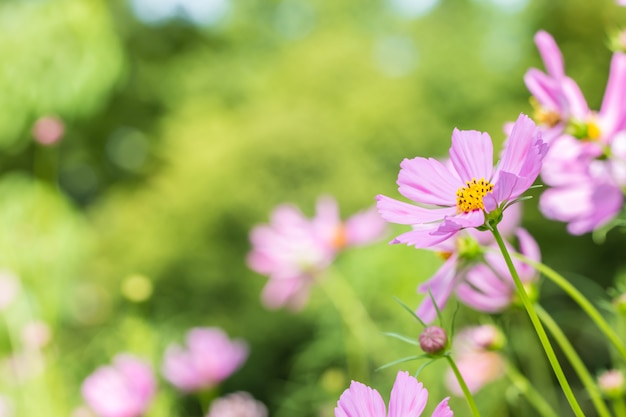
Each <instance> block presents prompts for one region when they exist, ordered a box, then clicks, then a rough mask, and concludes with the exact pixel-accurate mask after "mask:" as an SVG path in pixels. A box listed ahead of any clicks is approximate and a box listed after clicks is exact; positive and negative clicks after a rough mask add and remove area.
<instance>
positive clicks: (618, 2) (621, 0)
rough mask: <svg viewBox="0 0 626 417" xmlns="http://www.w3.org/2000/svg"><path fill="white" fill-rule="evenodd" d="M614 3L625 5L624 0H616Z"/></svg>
mask: <svg viewBox="0 0 626 417" xmlns="http://www.w3.org/2000/svg"><path fill="white" fill-rule="evenodd" d="M616 3H617V5H618V6H626V0H617V1H616Z"/></svg>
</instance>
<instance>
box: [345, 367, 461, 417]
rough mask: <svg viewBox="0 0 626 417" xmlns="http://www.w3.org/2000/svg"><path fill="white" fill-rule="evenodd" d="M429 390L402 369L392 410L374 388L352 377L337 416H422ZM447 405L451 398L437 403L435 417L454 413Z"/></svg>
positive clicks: (393, 395)
mask: <svg viewBox="0 0 626 417" xmlns="http://www.w3.org/2000/svg"><path fill="white" fill-rule="evenodd" d="M427 401H428V390H426V388H424V386H423V385H422V383H421V382H418V380H417V379H415V378H413V377H412V376H410V375H409V373H408V372H405V371H399V372H398V375H397V376H396V381H395V382H394V384H393V389H392V390H391V398H390V399H389V411H388V412H387V411H386V410H385V408H386V407H385V402H384V401H383V399H382V397H381V396H380V394H379V393H378V391H376V390H375V389H372V388H370V387H368V386H367V385H364V384H362V383H360V382H356V381H352V383H351V384H350V388H348V389H347V390H345V391H344V392H343V394H341V397H340V398H339V401H337V407H336V408H335V417H419V416H421V414H422V412H423V411H424V407H426V402H427ZM453 415H454V413H453V412H452V410H450V407H449V406H448V398H445V399H444V400H443V401H441V402H440V403H439V405H437V407H436V408H435V411H433V414H432V417H453Z"/></svg>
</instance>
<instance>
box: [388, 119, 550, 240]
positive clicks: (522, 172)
mask: <svg viewBox="0 0 626 417" xmlns="http://www.w3.org/2000/svg"><path fill="white" fill-rule="evenodd" d="M546 151H547V145H546V144H545V143H544V142H543V141H542V140H541V134H540V133H539V130H538V129H537V126H536V125H535V123H534V122H533V121H532V120H530V118H528V117H527V116H525V115H523V114H522V115H520V117H519V118H518V119H517V121H516V122H515V125H514V126H513V130H512V132H511V135H510V137H509V138H508V140H507V141H506V144H505V149H504V151H503V153H502V159H501V160H500V162H499V163H498V165H497V166H496V167H495V168H494V167H493V145H492V143H491V138H490V137H489V135H488V134H487V133H481V132H477V131H460V130H456V129H455V130H454V132H453V134H452V146H451V148H450V161H451V163H452V169H450V168H447V167H445V166H444V165H443V164H442V163H441V162H439V161H437V160H436V159H432V158H428V159H427V158H421V157H417V158H414V159H410V160H409V159H405V160H404V161H402V163H401V164H400V166H401V169H400V173H399V175H398V185H399V188H398V190H399V191H400V194H402V195H403V196H405V197H406V198H408V199H410V200H413V201H414V202H416V203H418V204H421V205H420V206H416V205H412V204H408V203H404V202H400V201H397V200H394V199H392V198H389V197H386V196H383V195H379V196H377V200H378V204H377V207H378V211H379V213H380V214H381V216H382V217H383V218H384V219H385V220H387V221H389V222H392V223H399V224H407V225H411V226H412V227H413V230H412V231H410V232H407V233H404V234H402V235H400V236H398V237H396V238H395V239H394V240H393V241H392V242H391V243H405V244H407V245H412V246H415V247H417V248H426V247H430V246H433V245H436V244H439V243H441V242H443V241H445V240H447V239H448V238H450V237H452V236H454V235H455V234H456V233H457V232H459V231H460V230H462V229H465V228H477V227H480V226H483V225H484V224H485V219H486V217H485V216H486V214H489V213H490V212H492V211H495V210H502V209H503V208H504V206H505V205H506V203H507V202H509V201H513V200H515V199H516V198H518V197H519V196H521V195H522V193H524V192H525V191H526V190H528V188H529V187H530V186H531V185H532V184H533V182H534V181H535V179H536V178H537V175H538V174H539V170H540V169H541V162H542V160H543V157H544V156H545V154H546ZM427 207H429V208H427Z"/></svg>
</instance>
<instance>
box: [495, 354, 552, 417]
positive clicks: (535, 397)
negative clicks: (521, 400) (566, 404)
mask: <svg viewBox="0 0 626 417" xmlns="http://www.w3.org/2000/svg"><path fill="white" fill-rule="evenodd" d="M506 374H507V376H508V377H509V380H511V383H512V384H513V385H514V386H515V388H517V390H518V391H519V392H520V393H521V394H523V395H524V396H525V397H526V398H527V399H528V401H529V402H530V403H531V404H532V406H533V407H535V410H537V411H538V412H539V414H541V417H558V416H559V415H558V414H557V412H556V411H554V409H552V407H551V406H550V404H549V403H548V402H547V401H546V400H545V398H543V395H541V394H540V393H539V392H538V391H537V390H536V389H535V387H533V386H532V384H531V383H530V381H529V380H528V379H526V377H525V376H524V375H522V374H521V373H520V372H519V371H518V370H517V369H515V368H514V367H513V365H511V364H508V365H507V367H506Z"/></svg>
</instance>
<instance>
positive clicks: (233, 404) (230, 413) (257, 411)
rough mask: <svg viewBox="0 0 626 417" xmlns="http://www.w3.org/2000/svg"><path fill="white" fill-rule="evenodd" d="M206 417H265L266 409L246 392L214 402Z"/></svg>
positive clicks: (233, 394) (229, 395)
mask: <svg viewBox="0 0 626 417" xmlns="http://www.w3.org/2000/svg"><path fill="white" fill-rule="evenodd" d="M206 417H267V408H266V407H265V405H264V404H263V403H262V402H260V401H257V400H255V399H254V398H253V397H252V396H251V395H250V394H248V393H247V392H234V393H232V394H228V395H225V396H223V397H220V398H218V399H216V400H214V401H213V402H212V403H211V407H210V408H209V412H208V414H207V415H206Z"/></svg>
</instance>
